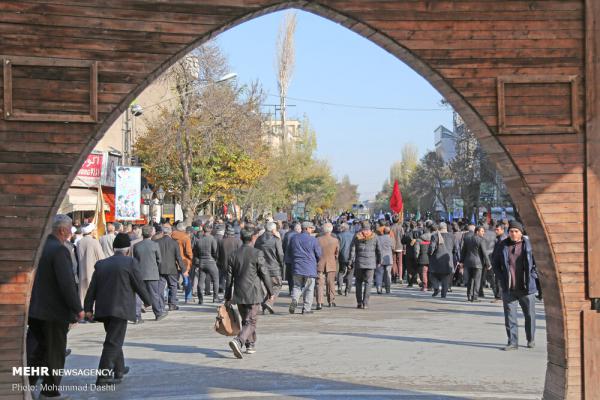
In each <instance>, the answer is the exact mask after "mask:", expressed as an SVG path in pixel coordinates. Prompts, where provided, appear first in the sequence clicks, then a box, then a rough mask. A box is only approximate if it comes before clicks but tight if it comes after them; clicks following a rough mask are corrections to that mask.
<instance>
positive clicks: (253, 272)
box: [225, 244, 273, 304]
mask: <svg viewBox="0 0 600 400" xmlns="http://www.w3.org/2000/svg"><path fill="white" fill-rule="evenodd" d="M263 285H264V287H265V288H266V289H267V292H268V294H269V295H271V293H272V292H273V289H272V286H271V279H270V275H269V272H268V271H267V268H266V267H265V259H264V253H263V252H262V251H261V250H258V249H255V248H254V247H252V246H251V245H248V244H245V245H243V246H242V247H240V248H239V249H238V250H236V251H235V252H234V253H233V254H232V255H231V257H229V260H228V261H227V287H226V289H225V300H231V301H232V302H233V303H234V304H260V303H262V302H263V300H264V299H265V291H264V290H263Z"/></svg>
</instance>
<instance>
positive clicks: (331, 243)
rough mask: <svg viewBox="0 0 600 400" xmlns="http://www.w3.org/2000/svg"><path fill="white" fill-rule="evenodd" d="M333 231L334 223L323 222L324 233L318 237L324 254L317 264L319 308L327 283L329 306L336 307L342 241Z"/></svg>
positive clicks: (319, 307) (321, 305) (319, 308)
mask: <svg viewBox="0 0 600 400" xmlns="http://www.w3.org/2000/svg"><path fill="white" fill-rule="evenodd" d="M331 232H333V225H332V224H331V223H329V222H327V223H325V224H323V235H322V236H320V237H319V238H318V240H319V245H320V246H321V250H322V255H321V258H320V259H319V263H318V264H317V273H318V277H317V310H321V309H322V308H323V300H324V294H323V292H324V290H325V285H327V302H328V304H329V307H335V276H336V274H337V271H338V255H339V252H340V241H339V240H338V239H337V238H335V237H333V236H332V235H331Z"/></svg>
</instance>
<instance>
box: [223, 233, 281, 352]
mask: <svg viewBox="0 0 600 400" xmlns="http://www.w3.org/2000/svg"><path fill="white" fill-rule="evenodd" d="M240 235H241V238H242V242H243V245H242V247H241V248H239V249H238V250H236V251H235V253H233V255H232V256H231V257H230V258H229V261H228V266H227V289H226V290H225V300H226V304H225V305H226V306H229V305H230V304H231V303H234V304H237V306H238V310H239V312H240V316H241V317H242V329H241V331H240V333H239V335H238V336H237V337H235V338H234V339H233V340H231V341H230V342H229V347H231V350H233V354H234V355H235V356H236V357H237V358H242V357H243V356H242V348H243V346H244V345H245V346H246V353H247V354H253V353H255V352H256V338H257V336H256V322H257V318H258V308H259V304H261V303H262V302H263V299H264V297H265V292H264V290H263V285H264V287H265V288H266V289H267V293H266V296H267V297H270V296H271V293H272V288H271V278H270V275H269V272H268V271H267V268H266V267H265V260H264V256H263V252H262V251H261V250H258V249H255V248H254V247H253V244H254V242H255V241H256V234H255V233H254V232H253V231H250V230H248V229H242V231H241V232H240Z"/></svg>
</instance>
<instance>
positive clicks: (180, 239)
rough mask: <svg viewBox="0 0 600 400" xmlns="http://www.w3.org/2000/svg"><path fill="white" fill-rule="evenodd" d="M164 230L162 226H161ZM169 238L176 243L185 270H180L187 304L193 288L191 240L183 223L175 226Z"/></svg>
mask: <svg viewBox="0 0 600 400" xmlns="http://www.w3.org/2000/svg"><path fill="white" fill-rule="evenodd" d="M163 228H164V226H163ZM171 238H172V239H173V240H175V241H176V242H177V244H178V245H179V254H181V258H182V259H183V263H184V264H185V268H183V270H182V275H183V290H184V298H185V302H186V303H187V302H188V301H189V300H191V297H192V290H193V289H192V288H193V287H194V286H193V283H192V282H193V280H194V276H193V271H191V269H192V260H193V258H194V254H193V251H192V240H191V238H190V236H189V235H188V234H187V233H186V232H185V225H184V224H183V223H181V222H180V223H178V224H177V225H176V230H175V231H173V233H172V234H171Z"/></svg>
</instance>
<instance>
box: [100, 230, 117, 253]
mask: <svg viewBox="0 0 600 400" xmlns="http://www.w3.org/2000/svg"><path fill="white" fill-rule="evenodd" d="M115 237H116V235H115V234H114V233H107V234H106V235H104V236H102V237H100V239H99V240H98V241H99V242H100V246H102V251H103V252H104V255H105V256H106V257H110V256H112V255H113V254H115V253H114V251H113V242H114V241H115Z"/></svg>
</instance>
